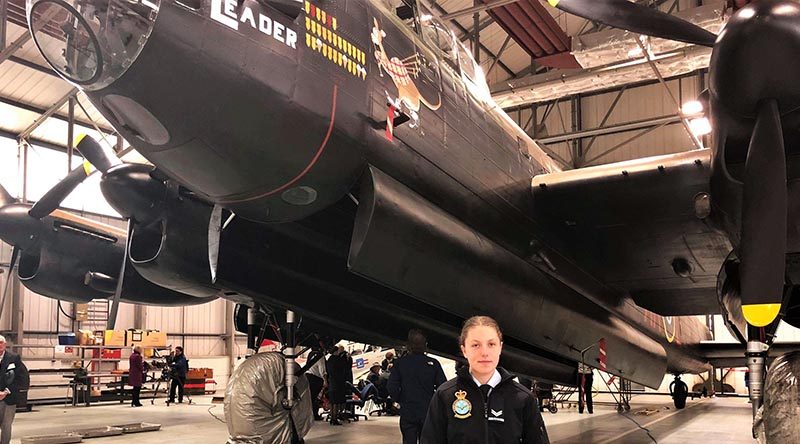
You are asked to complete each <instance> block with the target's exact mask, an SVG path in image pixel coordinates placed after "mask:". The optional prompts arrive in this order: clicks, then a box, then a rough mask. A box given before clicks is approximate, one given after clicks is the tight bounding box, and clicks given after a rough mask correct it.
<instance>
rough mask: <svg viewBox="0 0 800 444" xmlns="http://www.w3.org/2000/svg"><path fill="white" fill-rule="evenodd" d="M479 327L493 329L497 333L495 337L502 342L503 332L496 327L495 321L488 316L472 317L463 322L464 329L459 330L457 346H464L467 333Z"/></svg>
mask: <svg viewBox="0 0 800 444" xmlns="http://www.w3.org/2000/svg"><path fill="white" fill-rule="evenodd" d="M481 326H483V327H492V328H494V330H495V331H496V332H497V336H499V337H500V342H502V341H503V332H502V331H500V326H499V325H497V321H495V320H494V319H492V318H490V317H489V316H473V317H471V318H469V319H467V320H466V321H464V327H462V328H461V336H459V338H458V342H459V344H461V345H464V342H466V340H467V333H469V330H470V329H471V328H473V327H481Z"/></svg>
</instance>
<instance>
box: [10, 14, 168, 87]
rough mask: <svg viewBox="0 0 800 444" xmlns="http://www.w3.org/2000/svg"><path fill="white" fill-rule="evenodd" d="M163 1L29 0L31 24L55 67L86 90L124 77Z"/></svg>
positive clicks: (40, 47) (34, 37)
mask: <svg viewBox="0 0 800 444" xmlns="http://www.w3.org/2000/svg"><path fill="white" fill-rule="evenodd" d="M160 7H161V0H142V1H140V2H127V1H122V2H117V1H113V2H112V1H110V0H91V1H80V0H27V4H26V11H27V16H28V26H29V27H30V29H31V33H32V35H33V39H34V41H35V42H36V45H37V46H38V48H39V51H41V53H42V55H43V56H44V58H45V59H46V60H47V63H49V64H50V65H51V66H52V67H53V69H55V70H56V72H58V74H59V75H61V76H62V77H64V78H65V79H67V80H68V81H70V82H72V83H74V84H76V85H78V86H79V87H81V88H83V89H88V90H97V89H100V88H103V87H105V86H108V85H109V84H111V83H112V82H113V81H114V80H116V79H118V78H119V77H121V76H122V75H123V74H124V73H125V72H126V71H127V70H128V68H129V67H130V66H131V64H132V63H133V62H134V60H136V58H137V57H138V56H139V54H140V53H141V51H142V48H143V47H144V45H145V44H146V43H147V41H148V38H149V37H150V34H151V32H152V30H153V27H154V24H155V20H156V16H157V15H158V11H159V8H160Z"/></svg>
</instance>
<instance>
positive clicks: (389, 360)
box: [381, 352, 394, 372]
mask: <svg viewBox="0 0 800 444" xmlns="http://www.w3.org/2000/svg"><path fill="white" fill-rule="evenodd" d="M393 366H394V353H393V352H386V358H385V359H384V360H383V361H382V362H381V368H382V369H383V371H386V372H390V371H392V367H393Z"/></svg>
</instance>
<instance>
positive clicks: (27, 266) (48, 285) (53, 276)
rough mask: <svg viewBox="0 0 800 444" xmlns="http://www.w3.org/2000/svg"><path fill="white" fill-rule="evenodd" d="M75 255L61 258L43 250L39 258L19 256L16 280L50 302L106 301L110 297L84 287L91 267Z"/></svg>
mask: <svg viewBox="0 0 800 444" xmlns="http://www.w3.org/2000/svg"><path fill="white" fill-rule="evenodd" d="M84 259H85V258H82V257H79V256H78V255H74V254H72V255H69V254H62V253H60V252H58V251H53V250H52V249H50V248H44V247H43V248H42V249H41V250H40V252H39V254H38V255H31V254H27V253H25V252H23V253H22V255H21V256H20V261H19V270H18V275H19V280H20V282H22V284H23V285H25V287H27V288H28V289H30V290H31V291H33V292H35V293H38V294H41V295H43V296H47V297H51V298H53V299H61V300H65V301H70V302H77V303H87V302H89V301H91V300H92V299H101V298H108V297H109V296H110V295H111V294H110V293H107V292H103V291H99V290H97V289H94V288H92V287H89V286H88V285H85V284H84V276H85V275H86V273H88V272H89V271H91V264H87V263H86V262H85V261H84Z"/></svg>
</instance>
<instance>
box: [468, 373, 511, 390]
mask: <svg viewBox="0 0 800 444" xmlns="http://www.w3.org/2000/svg"><path fill="white" fill-rule="evenodd" d="M470 376H471V377H472V381H473V382H474V383H475V385H477V386H478V387H480V386H481V385H483V384H481V383H480V381H478V379H477V378H475V376H472V373H470ZM502 380H503V377H502V376H501V375H500V372H499V371H497V369H494V374H493V375H492V377H491V378H489V382H487V383H486V384H488V385H489V386H490V387H492V388H495V387H497V384H500V381H502Z"/></svg>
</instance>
